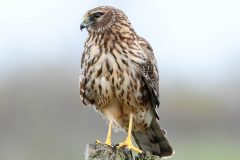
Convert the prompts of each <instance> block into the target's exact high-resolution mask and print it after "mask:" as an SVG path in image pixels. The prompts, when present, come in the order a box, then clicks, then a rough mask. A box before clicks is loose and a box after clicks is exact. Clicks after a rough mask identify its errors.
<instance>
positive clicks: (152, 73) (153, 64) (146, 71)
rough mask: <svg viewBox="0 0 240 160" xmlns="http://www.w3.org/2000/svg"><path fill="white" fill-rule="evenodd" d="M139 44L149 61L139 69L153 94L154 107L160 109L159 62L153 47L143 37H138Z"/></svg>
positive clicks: (140, 65)
mask: <svg viewBox="0 0 240 160" xmlns="http://www.w3.org/2000/svg"><path fill="white" fill-rule="evenodd" d="M138 43H139V45H140V46H141V48H142V50H143V51H144V53H145V55H146V57H147V60H146V62H145V63H144V64H139V69H140V71H141V73H142V76H143V78H144V80H145V82H146V84H147V86H148V89H149V92H150V93H151V97H152V101H153V106H154V107H158V106H159V104H160V101H159V75H158V69H157V61H156V59H155V56H154V53H153V50H152V47H151V46H150V44H149V43H148V42H147V41H146V40H145V39H144V38H142V37H138Z"/></svg>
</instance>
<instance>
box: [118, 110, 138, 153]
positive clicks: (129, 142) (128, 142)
mask: <svg viewBox="0 0 240 160" xmlns="http://www.w3.org/2000/svg"><path fill="white" fill-rule="evenodd" d="M132 125H133V114H132V113H130V117H129V126H128V135H127V138H126V140H125V141H124V142H122V143H119V145H118V146H119V147H126V148H128V149H130V150H133V151H135V152H138V153H142V150H140V149H139V148H137V147H134V146H133V144H132V140H131V136H132Z"/></svg>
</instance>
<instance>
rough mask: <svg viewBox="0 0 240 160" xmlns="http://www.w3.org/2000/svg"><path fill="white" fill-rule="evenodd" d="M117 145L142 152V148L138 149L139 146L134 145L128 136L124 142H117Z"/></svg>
mask: <svg viewBox="0 0 240 160" xmlns="http://www.w3.org/2000/svg"><path fill="white" fill-rule="evenodd" d="M117 147H124V148H126V149H129V150H133V151H135V152H137V153H142V150H140V149H139V148H137V147H135V146H134V145H133V144H132V141H131V139H130V138H127V139H126V140H125V141H124V142H122V143H119V144H117Z"/></svg>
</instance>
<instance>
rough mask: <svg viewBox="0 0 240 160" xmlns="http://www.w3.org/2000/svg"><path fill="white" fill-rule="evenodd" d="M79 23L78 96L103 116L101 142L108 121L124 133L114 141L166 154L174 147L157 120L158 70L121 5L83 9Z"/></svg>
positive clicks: (140, 149) (169, 153) (106, 142)
mask: <svg viewBox="0 0 240 160" xmlns="http://www.w3.org/2000/svg"><path fill="white" fill-rule="evenodd" d="M84 28H86V29H87V31H88V33H89V37H88V38H87V40H86V42H85V45H84V51H83V55H82V59H81V73H80V78H79V79H80V82H79V86H80V97H81V100H82V102H83V103H84V104H86V105H90V104H92V105H93V106H95V108H96V109H97V110H98V111H100V112H101V113H102V114H103V115H104V116H105V117H107V119H108V120H109V129H108V134H107V138H106V141H105V144H108V145H111V128H112V126H114V127H116V128H121V129H123V130H125V131H126V132H127V133H128V134H127V138H126V140H125V141H124V142H122V143H119V147H126V148H128V149H131V150H134V151H136V152H138V153H141V152H142V151H150V152H152V154H155V155H158V156H160V157H168V156H171V155H172V154H173V153H174V151H173V149H172V147H171V145H170V144H169V142H168V140H167V138H166V132H165V130H163V129H162V128H161V127H160V125H159V123H158V122H157V120H158V119H159V116H158V114H157V111H156V109H157V108H158V106H159V75H158V69H157V62H156V59H155V57H154V53H153V49H152V47H151V46H150V44H149V43H148V42H147V41H146V40H145V39H144V38H142V37H140V36H138V35H137V33H136V32H135V31H134V29H133V27H132V25H131V23H130V22H129V20H128V18H127V16H126V15H125V14H124V12H123V11H121V10H119V9H117V8H114V7H110V6H100V7H96V8H94V9H91V10H89V11H88V12H87V13H86V14H85V16H84V18H83V22H82V23H81V25H80V29H81V30H82V29H84ZM132 135H133V137H134V139H135V142H136V143H137V145H138V147H139V148H137V147H135V146H134V145H133V143H132V140H131V136H132ZM97 143H101V142H100V141H97Z"/></svg>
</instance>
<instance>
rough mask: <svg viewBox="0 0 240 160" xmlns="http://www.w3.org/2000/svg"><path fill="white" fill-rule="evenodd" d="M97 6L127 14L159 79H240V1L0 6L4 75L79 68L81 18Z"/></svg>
mask: <svg viewBox="0 0 240 160" xmlns="http://www.w3.org/2000/svg"><path fill="white" fill-rule="evenodd" d="M99 5H111V6H115V7H117V8H120V9H122V10H123V11H124V12H125V13H126V14H127V16H128V17H129V19H130V21H131V22H132V25H133V26H134V28H135V30H136V31H137V33H138V34H139V35H141V36H143V37H145V38H146V39H147V40H148V41H149V42H150V43H151V45H152V47H153V49H154V51H155V55H156V57H157V60H158V63H159V64H158V65H159V68H160V71H161V73H163V74H168V76H170V77H174V76H176V77H179V76H180V77H181V78H183V79H189V80H190V81H191V79H196V78H198V79H200V80H201V78H202V77H204V78H206V77H209V78H210V79H209V80H212V81H215V80H216V79H219V78H220V79H224V78H226V76H225V75H226V74H228V73H229V74H230V75H228V76H231V74H234V76H236V75H238V76H240V75H239V73H240V65H239V60H240V9H239V8H240V1H239V0H201V1H192V0H181V1H179V0H161V1H160V0H148V1H136V0H135V1H131V2H130V1H128V0H121V1H116V0H114V1H113V0H112V1H110V0H99V1H90V0H89V1H84V0H64V1H58V0H42V1H32V0H21V1H18V0H8V1H7V0H1V1H0V75H1V74H5V73H9V72H10V73H11V72H14V71H17V70H19V68H21V67H29V66H32V65H44V64H48V63H63V62H65V64H64V63H63V64H62V65H63V66H64V65H71V64H78V63H79V61H80V55H81V53H82V48H83V42H84V41H85V39H86V37H87V32H86V31H85V32H80V30H79V25H80V22H81V19H82V16H83V15H84V13H85V12H86V11H87V10H88V9H91V8H93V7H96V6H99ZM235 74H236V75H235Z"/></svg>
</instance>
